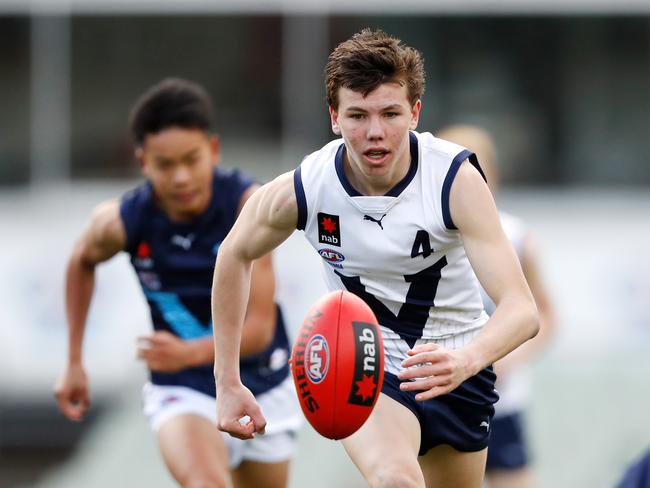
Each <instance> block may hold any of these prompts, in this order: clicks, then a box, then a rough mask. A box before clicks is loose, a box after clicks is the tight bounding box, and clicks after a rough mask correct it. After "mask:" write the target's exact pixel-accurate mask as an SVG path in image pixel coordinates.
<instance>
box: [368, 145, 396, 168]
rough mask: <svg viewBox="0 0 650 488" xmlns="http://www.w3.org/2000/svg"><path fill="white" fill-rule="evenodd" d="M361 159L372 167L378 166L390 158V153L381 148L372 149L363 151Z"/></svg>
mask: <svg viewBox="0 0 650 488" xmlns="http://www.w3.org/2000/svg"><path fill="white" fill-rule="evenodd" d="M363 157H364V159H365V160H366V162H368V163H370V164H371V165H373V166H374V165H380V164H383V163H385V162H386V160H387V159H388V158H389V157H390V151H388V150H387V149H383V148H372V149H368V150H367V151H365V152H364V153H363Z"/></svg>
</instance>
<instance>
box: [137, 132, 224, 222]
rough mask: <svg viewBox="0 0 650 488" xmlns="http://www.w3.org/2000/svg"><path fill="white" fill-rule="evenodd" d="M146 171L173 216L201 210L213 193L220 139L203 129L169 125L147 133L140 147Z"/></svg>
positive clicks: (187, 215) (183, 216) (187, 216)
mask: <svg viewBox="0 0 650 488" xmlns="http://www.w3.org/2000/svg"><path fill="white" fill-rule="evenodd" d="M136 157H137V158H138V160H139V161H140V165H141V168H142V173H143V174H144V175H145V176H146V177H147V178H149V180H150V181H151V183H152V185H153V188H154V192H155V194H156V198H157V201H158V203H159V204H160V206H161V207H162V209H163V210H164V211H165V212H166V213H167V214H168V215H169V217H170V218H171V219H172V220H187V219H191V218H193V217H195V216H197V215H199V214H201V213H202V212H203V211H205V209H206V208H207V207H208V205H209V203H210V199H211V197H212V172H213V168H214V166H215V165H216V164H217V163H218V162H219V139H218V138H217V137H216V136H211V135H209V134H207V133H206V132H205V131H203V130H200V129H182V128H176V127H174V128H169V129H165V130H163V131H161V132H159V133H157V134H149V135H147V136H146V138H145V140H144V142H143V144H142V146H141V147H139V148H138V149H137V150H136Z"/></svg>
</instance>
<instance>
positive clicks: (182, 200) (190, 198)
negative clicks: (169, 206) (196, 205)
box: [174, 191, 198, 205]
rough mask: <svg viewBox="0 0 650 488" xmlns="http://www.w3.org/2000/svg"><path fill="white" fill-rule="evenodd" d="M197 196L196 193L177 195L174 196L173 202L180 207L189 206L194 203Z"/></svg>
mask: <svg viewBox="0 0 650 488" xmlns="http://www.w3.org/2000/svg"><path fill="white" fill-rule="evenodd" d="M197 196H198V192H195V191H190V192H184V193H177V194H176V195H174V200H176V201H177V202H178V203H179V204H181V205H189V204H191V203H192V202H194V200H195V199H196V197H197Z"/></svg>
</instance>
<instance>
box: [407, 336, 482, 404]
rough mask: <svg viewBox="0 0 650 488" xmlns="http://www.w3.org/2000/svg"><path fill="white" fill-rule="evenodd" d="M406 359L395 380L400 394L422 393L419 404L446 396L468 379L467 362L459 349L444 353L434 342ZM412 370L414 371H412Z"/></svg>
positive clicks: (448, 350)
mask: <svg viewBox="0 0 650 488" xmlns="http://www.w3.org/2000/svg"><path fill="white" fill-rule="evenodd" d="M407 354H408V355H409V357H408V358H406V359H405V360H404V361H402V366H403V367H404V368H410V369H404V370H402V371H400V372H399V374H398V375H397V377H398V378H399V379H400V380H413V381H403V382H402V383H400V389H401V390H402V391H421V393H418V394H417V395H415V399H416V400H418V401H423V400H429V399H430V398H434V397H437V396H440V395H445V394H447V393H449V392H451V391H453V390H454V389H456V387H458V385H460V384H461V383H462V382H463V381H465V380H466V379H467V378H469V377H470V376H471V372H470V365H469V359H468V358H467V357H466V356H465V353H463V351H462V349H445V348H444V347H441V346H439V345H437V344H435V343H433V342H431V343H428V344H420V345H418V346H415V347H414V348H413V349H411V350H410V351H408V353H407ZM412 366H415V367H412Z"/></svg>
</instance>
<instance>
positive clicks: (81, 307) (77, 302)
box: [65, 253, 95, 364]
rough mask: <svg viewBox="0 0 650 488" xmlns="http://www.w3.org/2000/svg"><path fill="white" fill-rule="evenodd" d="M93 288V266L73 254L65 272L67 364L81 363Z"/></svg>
mask: <svg viewBox="0 0 650 488" xmlns="http://www.w3.org/2000/svg"><path fill="white" fill-rule="evenodd" d="M94 288H95V266H94V265H90V264H87V263H84V262H83V260H82V259H81V257H80V256H79V255H78V254H76V253H74V254H73V255H72V256H71V258H70V261H69V262H68V268H67V272H66V287H65V295H66V296H65V303H66V315H67V321H68V362H69V363H70V364H77V363H81V361H82V348H83V338H84V332H85V328H86V317H87V316H88V308H89V306H90V300H91V299H92V295H93V290H94Z"/></svg>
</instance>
